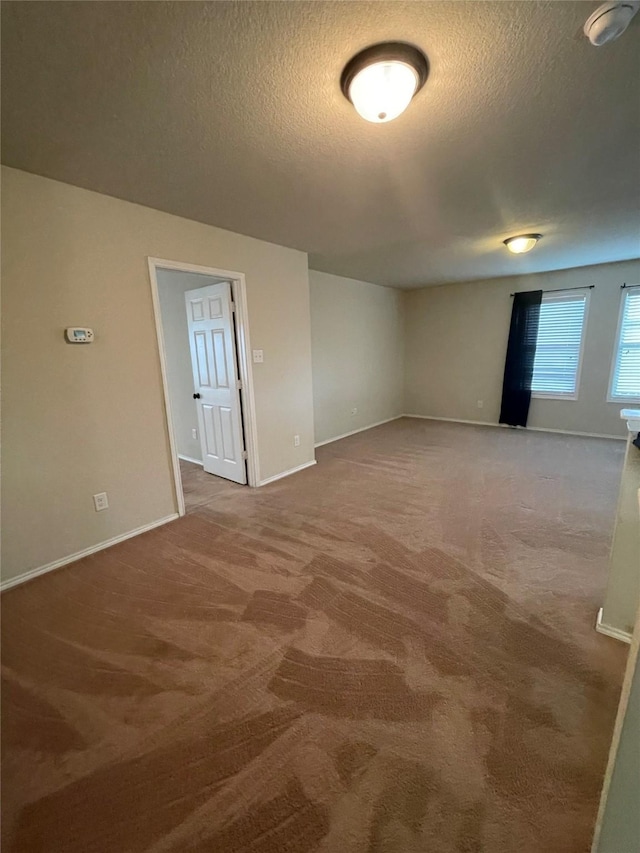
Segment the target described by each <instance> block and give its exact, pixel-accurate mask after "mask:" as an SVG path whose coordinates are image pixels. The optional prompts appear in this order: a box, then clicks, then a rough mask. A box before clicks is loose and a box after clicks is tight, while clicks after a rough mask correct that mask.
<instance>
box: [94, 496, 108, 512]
mask: <svg viewBox="0 0 640 853" xmlns="http://www.w3.org/2000/svg"><path fill="white" fill-rule="evenodd" d="M93 503H94V505H95V508H96V512H102V510H103V509H109V498H108V497H107V493H106V492H100V493H99V494H97V495H94V496H93Z"/></svg>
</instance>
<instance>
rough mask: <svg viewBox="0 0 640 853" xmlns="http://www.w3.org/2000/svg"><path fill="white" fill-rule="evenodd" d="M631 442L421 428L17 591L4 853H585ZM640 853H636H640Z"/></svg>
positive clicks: (218, 496) (610, 714)
mask: <svg viewBox="0 0 640 853" xmlns="http://www.w3.org/2000/svg"><path fill="white" fill-rule="evenodd" d="M623 451H624V445H623V443H622V442H614V441H606V440H598V439H584V438H574V437H564V436H558V435H548V434H542V433H524V432H520V431H511V430H500V429H486V428H475V427H465V426H457V425H446V424H438V423H434V422H429V421H418V420H408V419H404V420H401V421H396V422H394V423H391V424H388V425H385V426H383V427H379V428H377V429H375V430H371V431H369V432H366V433H362V434H360V435H357V436H353V437H351V438H348V439H345V440H343V441H340V442H337V443H334V444H331V445H328V446H325V447H322V448H319V449H318V452H317V457H318V463H319V464H318V465H317V466H316V467H314V468H311V469H308V470H306V471H304V472H302V473H300V474H298V475H295V476H293V477H291V478H289V479H285V480H282V481H280V482H276V483H273V484H272V485H270V486H266V487H264V488H262V489H259V490H249V489H248V488H243V487H239V486H235V485H233V484H230V483H226V482H222V481H220V480H216V479H215V478H210V477H209V476H208V475H205V474H203V473H202V472H201V471H200V470H199V469H196V468H194V467H191V466H189V465H185V492H186V497H187V501H188V505H189V508H190V510H189V513H188V514H187V516H186V517H185V518H183V519H180V520H178V521H176V522H174V523H172V524H169V525H167V526H165V527H163V528H159V529H157V530H155V531H152V532H150V533H147V534H145V535H143V536H140V537H138V538H136V539H132V540H129V541H128V542H125V543H123V544H121V545H118V546H116V547H114V548H111V549H109V550H107V551H104V552H101V553H99V554H96V555H94V556H92V557H88V558H86V559H84V560H81V561H80V562H78V563H75V564H73V565H70V566H68V567H66V568H63V569H60V570H58V571H56V572H53V573H51V574H49V575H46V576H43V577H41V578H38V579H37V580H34V581H32V582H30V583H28V584H25V585H24V586H21V587H17V588H15V589H14V590H12V591H9V592H8V593H6V594H5V595H4V596H3V597H2V610H3V663H4V668H3V672H4V687H3V695H2V698H3V703H4V708H3V718H2V721H3V758H4V767H3V775H4V803H3V805H4V831H5V836H4V837H5V844H4V845H3V850H4V851H6V853H9V851H12V853H35V851H38V853H44V851H46V853H138V851H152V853H168V851H174V853H205V851H207V853H240V851H251V853H258V851H260V852H261V853H266V851H269V853H303V851H318V853H366V852H368V851H371V853H587V851H588V850H589V845H590V839H591V833H592V826H593V823H594V819H595V815H596V809H597V802H598V797H599V789H600V784H601V780H602V776H603V772H604V767H605V762H606V756H607V751H608V746H609V740H610V737H611V731H612V727H613V721H614V716H615V711H616V705H617V698H618V692H619V687H620V683H621V678H622V671H623V666H624V658H625V653H626V647H624V646H623V645H622V644H620V643H617V642H616V641H615V640H610V639H608V638H606V637H602V636H600V635H598V634H596V633H595V631H594V630H593V623H594V619H595V614H596V609H597V607H598V606H599V605H600V603H601V601H602V592H603V589H604V585H605V580H606V564H607V550H608V546H609V539H610V535H611V529H612V523H613V517H614V511H615V502H616V492H617V484H618V480H619V476H620V470H621V464H622V458H623ZM621 853H622V851H621Z"/></svg>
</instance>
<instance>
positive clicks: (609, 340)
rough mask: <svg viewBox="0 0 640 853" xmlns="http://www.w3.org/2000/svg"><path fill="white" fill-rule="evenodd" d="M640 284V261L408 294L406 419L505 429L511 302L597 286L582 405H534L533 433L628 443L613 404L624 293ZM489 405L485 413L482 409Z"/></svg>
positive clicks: (557, 402) (589, 325) (589, 327)
mask: <svg viewBox="0 0 640 853" xmlns="http://www.w3.org/2000/svg"><path fill="white" fill-rule="evenodd" d="M625 281H626V282H627V283H631V282H634V283H636V284H637V283H640V261H625V262H622V263H618V264H603V265H601V266H593V267H581V268H579V269H571V270H561V271H558V272H550V273H540V274H538V275H530V276H518V277H514V278H502V279H495V280H490V281H477V282H468V283H461V284H448V285H444V286H442V287H430V288H424V289H422V290H416V291H410V292H407V293H405V412H407V413H409V414H416V415H431V416H434V417H444V418H456V419H460V420H471V421H483V422H486V423H493V424H495V423H497V422H498V418H499V416H500V399H501V394H502V376H503V371H504V359H505V353H506V348H507V337H508V334H509V321H510V317H511V299H510V298H509V294H510V293H512V292H513V291H520V290H538V289H542V290H550V289H553V288H561V287H584V286H586V285H589V284H594V285H595V289H594V290H592V291H591V298H590V302H591V304H590V307H589V316H588V320H587V329H586V338H585V349H584V360H583V364H582V381H581V383H580V388H579V395H578V399H577V400H541V399H534V400H532V402H531V409H530V413H529V426H532V427H543V428H545V429H561V430H570V431H577V432H590V433H599V434H603V435H620V436H622V435H624V434H625V426H624V424H623V422H622V421H621V420H620V417H619V415H620V409H621V408H622V404H620V403H607V401H606V396H607V391H608V382H609V371H610V367H611V357H612V352H613V346H614V339H615V334H616V328H617V322H618V311H619V307H620V285H621V284H622V283H623V282H625ZM478 400H483V402H484V405H483V408H482V409H480V408H478V406H477V401H478Z"/></svg>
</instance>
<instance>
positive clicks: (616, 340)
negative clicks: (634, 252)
mask: <svg viewBox="0 0 640 853" xmlns="http://www.w3.org/2000/svg"><path fill="white" fill-rule="evenodd" d="M634 287H640V285H638V284H628V285H627V287H626V288H625V289H624V290H623V291H622V295H621V296H620V307H619V308H618V325H617V328H616V336H615V338H614V339H613V350H612V351H611V368H610V370H609V384H608V385H607V403H618V404H620V403H622V404H623V405H624V403H630V404H631V405H633V404H634V403H640V398H639V397H614V396H613V377H614V374H615V372H616V361H617V360H618V352H619V351H620V332H621V331H622V318H623V316H624V306H625V302H626V301H627V295H628V293H629V290H631V289H632V288H634Z"/></svg>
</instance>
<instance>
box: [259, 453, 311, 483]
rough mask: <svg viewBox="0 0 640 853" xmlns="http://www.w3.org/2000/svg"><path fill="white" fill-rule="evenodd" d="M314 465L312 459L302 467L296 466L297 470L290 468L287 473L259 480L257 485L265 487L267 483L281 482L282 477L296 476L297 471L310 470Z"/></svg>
mask: <svg viewBox="0 0 640 853" xmlns="http://www.w3.org/2000/svg"><path fill="white" fill-rule="evenodd" d="M315 464H316V460H315V459H312V460H311V462H304V463H303V464H302V465H298V467H297V468H290V469H289V470H288V471H283V472H282V474H274V475H273V477H267V479H266V480H260V482H259V483H258V485H259V486H267V485H268V484H269V483H275V481H276V480H282V479H283V478H284V477H290V476H291V474H297V473H298V471H304V469H305V468H311V466H312V465H315Z"/></svg>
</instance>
